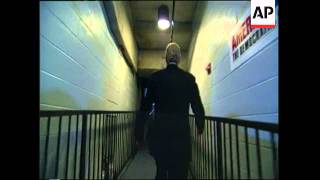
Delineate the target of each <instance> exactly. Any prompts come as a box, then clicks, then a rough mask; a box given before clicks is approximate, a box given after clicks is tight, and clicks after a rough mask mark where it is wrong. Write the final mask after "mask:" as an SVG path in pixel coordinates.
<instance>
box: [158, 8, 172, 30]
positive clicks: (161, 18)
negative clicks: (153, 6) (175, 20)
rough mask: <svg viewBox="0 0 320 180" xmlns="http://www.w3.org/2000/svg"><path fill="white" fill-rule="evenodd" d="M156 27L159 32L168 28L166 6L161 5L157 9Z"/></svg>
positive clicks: (167, 9) (167, 10)
mask: <svg viewBox="0 0 320 180" xmlns="http://www.w3.org/2000/svg"><path fill="white" fill-rule="evenodd" d="M158 27H159V28H160V29H161V30H166V29H168V28H169V27H170V21H169V8H168V6H166V5H161V6H160V7H159V8H158Z"/></svg>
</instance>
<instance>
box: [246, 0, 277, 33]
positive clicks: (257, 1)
mask: <svg viewBox="0 0 320 180" xmlns="http://www.w3.org/2000/svg"><path fill="white" fill-rule="evenodd" d="M275 25H276V21H275V0H251V27H252V28H274V27H275Z"/></svg>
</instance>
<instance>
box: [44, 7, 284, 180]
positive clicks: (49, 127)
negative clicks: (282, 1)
mask: <svg viewBox="0 0 320 180" xmlns="http://www.w3.org/2000/svg"><path fill="white" fill-rule="evenodd" d="M276 2H277V1H276ZM39 8H40V17H39V24H40V34H39V38H40V69H39V74H40V104H39V105H40V118H39V132H40V136H39V142H40V144H39V152H40V154H39V165H40V166H39V177H40V179H154V177H155V174H156V165H155V162H154V159H153V158H152V157H151V156H150V154H149V153H148V151H146V150H142V151H141V150H139V149H138V148H137V146H136V139H135V138H136V137H135V123H136V120H137V113H138V112H140V108H141V106H142V105H143V103H144V100H145V98H146V97H145V96H146V92H147V91H148V81H149V79H150V77H151V75H152V74H153V73H155V72H157V71H159V70H162V69H165V68H166V67H167V63H166V57H165V55H164V54H165V48H166V46H167V44H168V43H169V42H176V43H177V44H179V46H180V48H181V60H180V63H179V64H178V65H177V66H178V67H179V69H181V70H183V71H185V72H188V73H190V74H192V75H193V76H194V77H195V79H196V80H195V81H196V84H197V86H198V89H199V93H200V98H201V101H202V103H203V106H204V110H205V129H204V132H203V135H202V136H199V135H197V131H196V124H195V117H194V112H193V111H192V109H191V108H189V116H188V115H186V118H187V117H188V118H189V124H190V128H191V129H190V130H191V132H190V135H191V147H192V151H191V152H192V161H191V162H190V167H189V169H190V171H189V176H188V177H189V178H190V179H238V178H239V179H277V178H278V139H279V135H278V133H279V129H278V116H279V115H278V55H279V52H278V44H279V38H278V6H277V3H276V8H275V15H276V19H275V21H276V26H275V27H274V28H251V24H250V23H251V21H250V1H41V2H40V3H39ZM179 87H180V86H179ZM179 92H180V91H179ZM154 107H155V106H154ZM153 111H154V109H153ZM150 113H151V112H150ZM185 172H186V171H185Z"/></svg>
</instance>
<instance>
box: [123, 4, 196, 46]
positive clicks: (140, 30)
mask: <svg viewBox="0 0 320 180" xmlns="http://www.w3.org/2000/svg"><path fill="white" fill-rule="evenodd" d="M129 4H130V8H131V13H132V21H133V29H134V34H135V39H136V42H137V46H138V48H139V50H164V49H165V47H166V45H167V44H168V43H169V42H170V37H171V28H169V29H167V30H165V31H161V30H159V29H158V26H157V20H158V7H159V6H160V5H162V4H164V5H167V6H168V8H169V17H170V19H171V18H172V16H171V14H172V7H173V2H172V1H131V2H130V3H129ZM196 6H197V2H196V1H175V10H174V11H175V12H174V33H173V41H175V42H177V43H178V44H179V45H180V47H181V50H182V51H187V50H188V49H189V44H190V41H191V37H192V21H193V17H194V12H195V9H196Z"/></svg>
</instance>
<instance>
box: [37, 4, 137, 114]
mask: <svg viewBox="0 0 320 180" xmlns="http://www.w3.org/2000/svg"><path fill="white" fill-rule="evenodd" d="M103 11H104V9H103V7H102V3H101V2H85V1H84V2H57V1H56V2H53V1H51V2H40V108H41V109H95V110H135V107H136V93H137V86H136V77H134V75H133V74H132V73H131V72H130V70H129V68H128V66H127V65H126V63H125V60H124V59H123V57H122V55H121V53H120V51H119V50H118V49H117V47H116V45H115V43H114V41H113V39H112V37H111V34H110V32H109V29H108V24H107V21H106V17H105V16H104V13H103Z"/></svg>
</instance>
